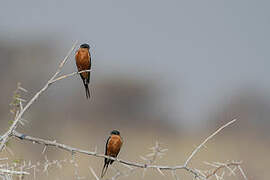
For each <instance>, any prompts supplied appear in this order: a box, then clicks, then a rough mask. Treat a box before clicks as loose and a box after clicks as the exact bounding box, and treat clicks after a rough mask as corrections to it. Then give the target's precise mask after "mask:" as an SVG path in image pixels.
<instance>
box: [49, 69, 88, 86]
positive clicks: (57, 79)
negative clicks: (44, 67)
mask: <svg viewBox="0 0 270 180" xmlns="http://www.w3.org/2000/svg"><path fill="white" fill-rule="evenodd" d="M91 71H92V70H91V69H90V70H84V71H79V72H73V73H69V74H66V75H63V76H60V77H58V78H55V79H54V80H52V81H50V84H53V83H55V82H56V81H59V80H62V79H65V78H68V77H71V76H74V75H76V74H81V73H83V72H91Z"/></svg>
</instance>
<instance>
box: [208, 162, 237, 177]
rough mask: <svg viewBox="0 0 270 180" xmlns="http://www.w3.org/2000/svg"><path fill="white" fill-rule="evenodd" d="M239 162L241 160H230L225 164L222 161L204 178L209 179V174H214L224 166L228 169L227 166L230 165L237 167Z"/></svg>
mask: <svg viewBox="0 0 270 180" xmlns="http://www.w3.org/2000/svg"><path fill="white" fill-rule="evenodd" d="M240 164H241V162H230V163H226V164H224V163H222V165H220V166H216V168H215V169H214V170H213V171H212V172H210V173H209V174H207V176H206V179H209V178H210V177H211V176H214V175H216V174H217V172H218V171H220V170H221V169H224V168H227V169H228V168H229V167H232V166H233V167H239V166H240ZM229 170H230V169H229ZM230 171H231V170H230Z"/></svg>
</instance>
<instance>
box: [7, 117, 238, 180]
mask: <svg viewBox="0 0 270 180" xmlns="http://www.w3.org/2000/svg"><path fill="white" fill-rule="evenodd" d="M235 121H236V119H234V120H232V121H230V122H228V123H227V124H225V125H223V126H222V127H220V128H219V129H218V130H216V131H215V132H214V133H213V134H212V135H210V136H209V137H207V138H206V139H205V140H204V141H203V142H202V143H201V144H200V145H199V146H198V147H197V148H196V149H195V150H194V151H193V153H191V155H190V156H189V157H188V159H187V161H186V162H185V164H184V165H178V166H162V165H153V164H151V162H150V164H147V163H145V164H143V163H137V162H130V161H126V160H122V159H119V158H113V157H110V156H106V155H104V154H99V153H97V152H96V151H88V150H83V149H79V148H75V147H72V146H68V145H65V144H61V143H57V142H56V141H55V140H54V141H51V140H45V139H41V138H36V137H32V136H28V135H24V134H22V133H19V132H17V131H13V134H12V135H11V136H14V137H17V138H19V139H21V140H26V141H30V142H32V143H35V144H41V145H44V146H45V147H48V146H52V147H56V148H59V149H62V150H65V151H69V152H71V153H72V154H74V153H80V154H86V155H90V156H95V157H99V158H108V159H112V160H115V161H117V162H119V163H122V164H125V165H128V166H133V167H137V168H143V169H148V168H152V169H156V170H157V171H158V172H160V173H161V174H162V170H171V171H175V170H180V169H182V170H186V171H188V172H189V173H191V174H192V175H193V176H194V177H198V178H200V179H203V180H205V179H208V178H210V177H211V176H213V175H216V173H217V172H218V171H219V170H220V169H222V168H224V167H228V166H237V167H238V166H240V165H241V162H233V163H229V164H225V165H221V166H219V167H218V168H216V169H215V170H214V171H213V172H212V173H211V174H208V175H205V174H203V173H200V172H199V171H197V170H196V169H192V168H190V167H188V166H187V162H190V160H191V159H192V157H193V156H194V155H195V154H196V153H197V152H198V151H199V149H200V148H201V147H202V146H203V145H205V144H206V143H207V141H208V140H209V139H211V138H212V137H214V136H215V135H216V134H217V133H218V132H220V131H221V130H222V129H224V128H225V127H227V126H229V125H230V124H232V123H234V122H235Z"/></svg>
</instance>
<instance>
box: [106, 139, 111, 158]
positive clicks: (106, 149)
mask: <svg viewBox="0 0 270 180" xmlns="http://www.w3.org/2000/svg"><path fill="white" fill-rule="evenodd" d="M110 139H111V136H110V137H109V138H108V139H107V142H106V146H105V155H108V153H107V149H108V143H109V140H110Z"/></svg>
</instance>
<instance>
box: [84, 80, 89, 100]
mask: <svg viewBox="0 0 270 180" xmlns="http://www.w3.org/2000/svg"><path fill="white" fill-rule="evenodd" d="M84 87H85V94H86V98H87V99H89V98H90V91H89V87H88V84H86V83H84Z"/></svg>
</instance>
